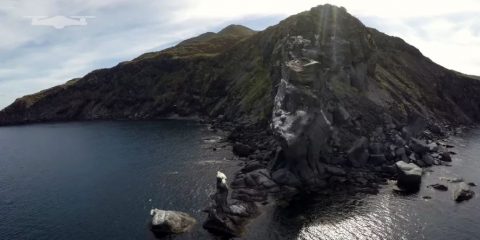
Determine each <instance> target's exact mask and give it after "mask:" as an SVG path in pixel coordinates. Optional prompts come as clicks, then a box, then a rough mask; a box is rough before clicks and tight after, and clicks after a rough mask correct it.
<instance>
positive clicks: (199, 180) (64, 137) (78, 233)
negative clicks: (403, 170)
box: [0, 121, 480, 240]
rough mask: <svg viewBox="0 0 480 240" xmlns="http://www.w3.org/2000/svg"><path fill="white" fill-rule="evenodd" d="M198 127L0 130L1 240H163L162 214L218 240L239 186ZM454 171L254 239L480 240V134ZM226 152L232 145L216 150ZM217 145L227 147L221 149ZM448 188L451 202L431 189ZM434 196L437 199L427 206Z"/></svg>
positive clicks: (284, 218)
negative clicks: (157, 221)
mask: <svg viewBox="0 0 480 240" xmlns="http://www.w3.org/2000/svg"><path fill="white" fill-rule="evenodd" d="M212 134H213V133H210V132H208V131H206V130H205V128H204V126H201V125H198V124H196V123H194V122H189V121H158V122H87V123H62V124H38V125H29V126H17V127H3V128H0V239H2V240H3V239H8V240H10V239H35V240H42V239H49V240H50V239H154V237H153V235H152V234H151V233H150V231H149V230H148V227H147V222H148V220H149V219H150V218H149V215H148V214H149V211H150V209H151V208H152V207H156V208H163V209H171V210H180V211H185V212H187V213H190V214H191V215H192V216H194V217H195V218H196V219H197V220H198V222H199V224H197V226H196V227H195V228H194V229H193V231H192V232H190V233H187V234H184V235H180V236H177V237H174V239H214V237H213V236H212V235H210V234H208V233H207V232H205V231H204V230H203V229H202V228H201V223H202V221H203V220H204V217H205V214H203V213H202V212H201V210H202V209H203V208H204V207H205V206H207V204H208V201H209V199H208V196H209V194H211V193H212V192H213V191H214V183H215V172H216V171H217V170H223V171H225V172H226V173H227V175H229V176H232V173H233V171H235V170H236V169H237V168H238V163H239V162H238V161H231V159H232V156H231V153H230V148H228V147H227V148H225V149H222V148H219V150H217V151H212V149H211V148H212V144H211V143H210V142H211V141H208V140H206V139H213V138H216V137H217V136H214V135H212ZM450 143H451V144H453V145H455V146H456V148H455V149H454V151H456V152H457V153H458V155H456V156H455V157H454V160H453V162H452V167H432V168H431V172H427V173H426V174H425V176H424V179H423V183H422V187H421V190H420V192H418V193H416V194H411V195H398V194H395V193H394V192H393V190H392V187H393V185H394V183H390V185H387V186H385V187H383V188H382V189H381V191H380V193H379V194H378V195H367V196H361V195H360V196H355V197H352V196H346V195H338V196H334V197H329V198H326V197H318V198H316V199H310V201H307V202H306V203H302V204H300V205H296V206H295V207H287V208H285V207H274V206H272V207H269V208H268V209H267V211H265V212H264V213H263V214H262V215H261V216H260V217H259V218H257V219H255V220H254V221H253V222H252V223H251V224H250V225H249V226H248V230H247V232H246V234H245V236H244V237H243V239H259V240H264V239H302V240H303V239H308V240H310V239H312V240H313V239H392V240H395V239H440V240H442V239H445V240H450V239H462V240H464V239H480V227H479V226H480V201H479V197H478V194H480V189H478V188H479V187H477V188H473V189H474V191H476V192H477V196H476V197H475V198H473V199H471V200H470V201H467V202H463V203H460V204H457V203H455V202H454V201H453V198H452V192H453V189H454V188H455V187H456V184H452V183H446V182H445V181H443V180H442V179H441V178H442V177H463V178H464V179H465V180H466V181H473V182H475V183H477V184H479V183H480V131H479V130H473V131H470V132H467V133H465V134H463V135H460V136H457V137H453V138H451V139H450ZM216 144H217V145H218V146H220V145H222V144H221V143H216ZM218 146H217V147H218ZM432 183H444V184H447V185H448V186H449V188H450V189H449V191H448V192H439V191H435V190H433V189H430V188H427V187H426V186H427V185H429V184H432ZM424 196H430V197H431V199H424V198H423V197H424Z"/></svg>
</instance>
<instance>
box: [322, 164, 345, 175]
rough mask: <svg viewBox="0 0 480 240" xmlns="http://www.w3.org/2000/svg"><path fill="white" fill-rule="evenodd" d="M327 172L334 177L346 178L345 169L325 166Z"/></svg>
mask: <svg viewBox="0 0 480 240" xmlns="http://www.w3.org/2000/svg"><path fill="white" fill-rule="evenodd" d="M325 170H326V171H327V172H329V173H331V174H332V175H336V176H345V174H346V172H345V170H344V169H343V168H340V167H335V166H332V165H325Z"/></svg>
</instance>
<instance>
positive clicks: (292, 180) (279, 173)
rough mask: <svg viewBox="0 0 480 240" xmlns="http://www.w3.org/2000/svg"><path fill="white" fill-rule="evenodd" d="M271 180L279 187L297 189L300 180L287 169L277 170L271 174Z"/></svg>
mask: <svg viewBox="0 0 480 240" xmlns="http://www.w3.org/2000/svg"><path fill="white" fill-rule="evenodd" d="M272 179H273V181H275V182H276V183H278V184H280V185H287V186H292V187H298V186H300V185H301V182H300V180H298V178H297V177H296V176H295V175H294V174H293V173H292V172H290V171H289V170H287V169H284V168H282V169H278V170H276V171H275V172H273V173H272Z"/></svg>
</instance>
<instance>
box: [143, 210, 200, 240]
mask: <svg viewBox="0 0 480 240" xmlns="http://www.w3.org/2000/svg"><path fill="white" fill-rule="evenodd" d="M150 215H152V216H153V217H152V222H151V224H150V227H151V229H152V231H153V232H154V233H155V234H156V235H159V236H161V235H168V234H179V233H184V232H188V231H190V229H192V227H193V226H194V225H195V224H196V223H197V221H196V220H195V219H194V218H192V217H191V216H190V215H188V214H186V213H184V212H177V211H165V210H160V209H156V208H155V209H152V210H151V211H150Z"/></svg>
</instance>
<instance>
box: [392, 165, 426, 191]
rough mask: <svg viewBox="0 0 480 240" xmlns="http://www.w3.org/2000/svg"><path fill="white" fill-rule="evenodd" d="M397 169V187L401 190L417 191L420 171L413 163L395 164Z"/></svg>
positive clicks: (420, 180)
mask: <svg viewBox="0 0 480 240" xmlns="http://www.w3.org/2000/svg"><path fill="white" fill-rule="evenodd" d="M395 165H396V166H397V168H398V170H399V171H398V179H397V185H398V187H400V188H401V189H403V190H408V191H412V190H418V189H419V188H420V183H421V182H422V173H423V171H422V169H421V168H420V167H419V166H417V165H416V164H414V163H406V162H404V161H398V162H396V163H395Z"/></svg>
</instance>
